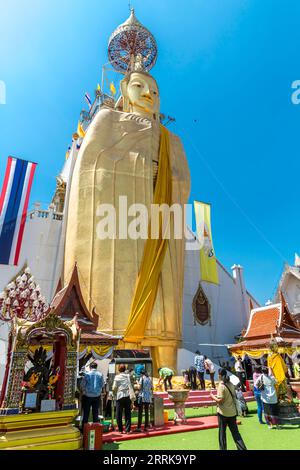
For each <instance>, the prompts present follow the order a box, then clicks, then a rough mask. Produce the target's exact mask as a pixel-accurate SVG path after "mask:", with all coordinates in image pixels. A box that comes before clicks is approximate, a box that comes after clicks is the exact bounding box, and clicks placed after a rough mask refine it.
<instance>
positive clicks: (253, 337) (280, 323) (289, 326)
mask: <svg viewBox="0 0 300 470" xmlns="http://www.w3.org/2000/svg"><path fill="white" fill-rule="evenodd" d="M272 338H275V339H276V341H277V342H278V343H282V344H285V345H291V343H293V342H294V341H296V340H298V341H299V340H300V329H299V328H298V327H297V325H296V323H295V321H294V319H293V318H292V316H291V314H290V311H289V309H288V306H287V304H286V301H285V299H284V297H283V295H282V294H280V303H277V304H272V305H267V306H265V307H261V308H255V309H252V310H251V315H250V319H249V324H248V328H247V330H246V333H245V334H244V336H243V341H242V342H240V343H238V344H235V345H233V346H231V347H230V349H231V350H234V349H243V348H244V349H245V348H251V349H252V348H253V349H255V348H260V347H262V346H266V347H268V346H269V343H270V341H271V339H272Z"/></svg>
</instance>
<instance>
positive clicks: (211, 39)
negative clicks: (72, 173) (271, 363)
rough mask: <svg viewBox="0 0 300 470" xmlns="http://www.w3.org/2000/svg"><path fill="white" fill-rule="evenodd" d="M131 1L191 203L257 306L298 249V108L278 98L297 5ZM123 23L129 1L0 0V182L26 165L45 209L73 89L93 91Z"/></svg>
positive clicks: (75, 106) (296, 33)
mask: <svg viewBox="0 0 300 470" xmlns="http://www.w3.org/2000/svg"><path fill="white" fill-rule="evenodd" d="M132 3H133V6H134V7H135V9H136V15H137V17H138V18H139V19H140V21H141V22H142V23H144V24H145V25H146V26H147V27H148V28H149V29H150V30H151V32H152V33H153V34H154V35H155V37H156V39H157V42H158V47H159V57H158V62H157V65H156V67H155V68H154V69H153V71H152V73H153V75H154V76H155V77H156V78H157V80H158V82H159V85H160V92H161V98H162V111H163V112H164V113H166V114H169V115H171V116H174V117H175V118H176V119H177V123H176V124H175V125H173V126H172V130H173V132H176V133H178V134H180V136H181V137H182V139H183V141H184V145H185V148H186V152H187V155H188V160H189V164H190V168H191V173H192V194H191V200H193V199H197V200H203V201H208V202H211V203H212V207H213V210H212V216H213V235H214V244H215V249H216V252H217V255H218V257H219V259H220V261H221V262H222V263H223V264H224V265H225V266H226V267H227V268H230V267H231V265H232V264H234V263H239V264H241V265H243V266H244V268H245V277H246V283H247V287H248V289H249V290H250V291H251V292H252V293H253V294H254V296H256V297H257V298H258V299H259V300H260V301H261V302H264V301H265V300H267V299H268V298H269V297H271V296H272V294H273V291H274V288H275V285H276V283H277V281H278V278H279V275H280V272H281V270H282V267H283V263H284V260H286V261H288V262H290V263H293V259H294V258H293V257H294V252H295V251H300V240H299V232H300V217H299V185H298V184H297V183H298V180H299V173H300V172H299V130H300V105H299V106H295V105H293V104H292V103H291V93H292V91H291V83H292V82H293V81H294V80H297V79H300V67H299V46H300V28H299V18H300V2H299V1H298V0H289V1H288V2H287V1H284V0H185V1H180V2H179V1H178V0H133V2H132ZM127 17H128V0H114V1H107V0H84V1H83V0H27V1H26V2H25V1H23V0H10V1H9V2H7V1H6V0H0V80H3V81H5V83H6V86H7V104H6V105H5V106H3V105H2V106H0V181H1V183H0V184H2V179H3V174H4V169H5V165H6V158H7V156H8V155H15V156H20V157H22V158H24V159H29V160H33V161H36V162H38V164H39V166H38V170H37V173H36V178H35V182H34V187H33V191H32V198H31V203H32V202H33V201H35V200H39V201H41V202H42V203H44V204H46V203H49V202H50V200H51V196H52V194H53V191H54V189H55V176H56V175H57V174H58V173H59V170H60V168H61V167H62V165H63V162H64V156H65V152H66V149H67V147H68V145H69V144H70V140H71V136H72V133H73V132H74V131H75V130H76V126H77V120H78V117H79V113H80V111H81V109H82V108H83V107H84V101H83V95H84V92H85V91H89V92H90V94H91V95H92V94H93V91H94V89H95V87H96V84H97V82H99V81H100V80H101V67H102V64H104V63H106V62H107V41H108V38H109V36H110V34H111V32H112V31H113V30H114V29H115V28H116V26H117V25H118V24H120V23H122V22H123V21H124V20H125V19H126V18H127ZM195 121H196V122H195ZM196 149H197V151H196ZM207 164H208V165H209V168H208V166H207ZM211 170H212V172H213V174H214V175H215V176H213V175H212V172H211ZM217 180H218V181H219V182H218V181H217ZM223 188H225V192H224V189H223ZM228 194H229V196H228ZM233 200H234V201H235V203H234V202H233ZM236 203H237V204H238V206H239V207H240V208H241V209H239V208H238V207H237V205H236ZM242 212H244V213H245V214H247V216H248V217H249V218H250V219H251V221H253V222H254V224H255V225H256V226H257V227H258V229H259V230H260V231H261V232H262V233H263V234H264V237H265V238H266V239H267V240H269V242H270V243H271V244H272V245H274V246H275V247H276V249H277V250H278V251H279V252H280V253H281V254H282V257H281V256H280V255H279V254H278V253H277V251H275V250H274V249H273V248H272V247H271V246H270V244H268V243H267V242H266V241H265V239H264V237H262V236H261V235H260V234H259V233H258V232H257V230H255V229H254V228H253V226H252V225H251V224H250V223H249V221H248V220H247V218H246V217H245V216H244V215H243V213H242Z"/></svg>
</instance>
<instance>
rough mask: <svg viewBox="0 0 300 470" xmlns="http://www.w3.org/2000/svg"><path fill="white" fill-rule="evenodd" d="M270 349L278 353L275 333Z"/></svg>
mask: <svg viewBox="0 0 300 470" xmlns="http://www.w3.org/2000/svg"><path fill="white" fill-rule="evenodd" d="M269 347H270V350H271V352H272V353H277V352H278V343H277V341H276V339H275V338H273V335H272V336H271V341H270V346H269Z"/></svg>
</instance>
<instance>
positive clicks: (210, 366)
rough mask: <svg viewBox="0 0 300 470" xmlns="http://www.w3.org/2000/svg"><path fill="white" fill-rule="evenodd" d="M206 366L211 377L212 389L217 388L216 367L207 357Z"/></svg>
mask: <svg viewBox="0 0 300 470" xmlns="http://www.w3.org/2000/svg"><path fill="white" fill-rule="evenodd" d="M204 366H205V370H206V373H207V374H209V376H210V382H211V388H216V384H215V366H214V364H213V362H212V361H211V360H210V359H208V357H207V356H204Z"/></svg>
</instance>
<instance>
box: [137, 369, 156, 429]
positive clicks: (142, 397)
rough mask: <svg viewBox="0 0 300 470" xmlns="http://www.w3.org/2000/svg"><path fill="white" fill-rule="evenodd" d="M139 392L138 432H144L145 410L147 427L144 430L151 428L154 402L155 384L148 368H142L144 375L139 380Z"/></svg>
mask: <svg viewBox="0 0 300 470" xmlns="http://www.w3.org/2000/svg"><path fill="white" fill-rule="evenodd" d="M138 387H139V393H138V397H137V403H138V425H137V429H136V432H142V420H143V412H144V410H145V427H144V431H145V432H147V431H148V430H149V408H150V405H151V403H152V397H153V385H152V380H151V378H150V377H149V375H148V374H147V372H146V370H145V369H143V370H142V376H141V378H140V380H139V382H138Z"/></svg>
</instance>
